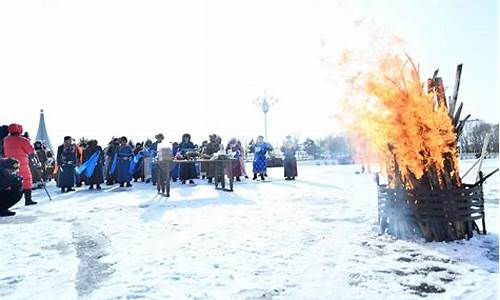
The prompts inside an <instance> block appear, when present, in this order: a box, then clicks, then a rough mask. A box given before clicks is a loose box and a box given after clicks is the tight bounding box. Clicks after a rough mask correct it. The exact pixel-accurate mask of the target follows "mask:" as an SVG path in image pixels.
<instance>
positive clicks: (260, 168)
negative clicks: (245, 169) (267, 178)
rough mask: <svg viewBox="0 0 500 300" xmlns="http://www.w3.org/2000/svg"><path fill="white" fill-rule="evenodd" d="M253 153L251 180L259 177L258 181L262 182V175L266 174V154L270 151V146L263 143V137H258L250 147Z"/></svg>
mask: <svg viewBox="0 0 500 300" xmlns="http://www.w3.org/2000/svg"><path fill="white" fill-rule="evenodd" d="M252 148H253V149H252V150H253V152H254V158H253V180H256V179H257V176H259V175H260V179H261V180H264V175H265V174H266V172H267V166H266V154H267V152H268V151H269V150H270V149H271V146H270V145H269V144H268V143H266V142H265V141H264V137H263V136H259V137H258V138H257V141H256V142H255V145H253V146H252Z"/></svg>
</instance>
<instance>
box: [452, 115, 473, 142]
mask: <svg viewBox="0 0 500 300" xmlns="http://www.w3.org/2000/svg"><path fill="white" fill-rule="evenodd" d="M470 116H471V115H470V114H468V115H467V117H465V118H464V119H463V120H462V121H460V122H458V125H457V127H456V129H455V131H456V133H457V139H458V138H459V137H460V136H461V135H462V130H463V129H464V126H465V122H467V120H468V119H469V118H470Z"/></svg>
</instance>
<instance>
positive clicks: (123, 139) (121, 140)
mask: <svg viewBox="0 0 500 300" xmlns="http://www.w3.org/2000/svg"><path fill="white" fill-rule="evenodd" d="M120 142H123V143H126V142H128V140H127V137H125V136H122V137H121V138H120Z"/></svg>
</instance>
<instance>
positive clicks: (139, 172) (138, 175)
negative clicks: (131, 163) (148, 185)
mask: <svg viewBox="0 0 500 300" xmlns="http://www.w3.org/2000/svg"><path fill="white" fill-rule="evenodd" d="M143 151H144V147H143V144H142V143H137V144H135V148H134V156H137V155H139V153H143ZM132 178H134V182H137V180H138V179H141V182H144V179H145V176H144V157H141V158H139V160H138V161H137V164H136V165H135V171H134V174H132Z"/></svg>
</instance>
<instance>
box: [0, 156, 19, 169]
mask: <svg viewBox="0 0 500 300" xmlns="http://www.w3.org/2000/svg"><path fill="white" fill-rule="evenodd" d="M0 169H1V170H3V169H11V170H17V169H19V162H18V161H17V159H15V158H10V157H8V158H0Z"/></svg>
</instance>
